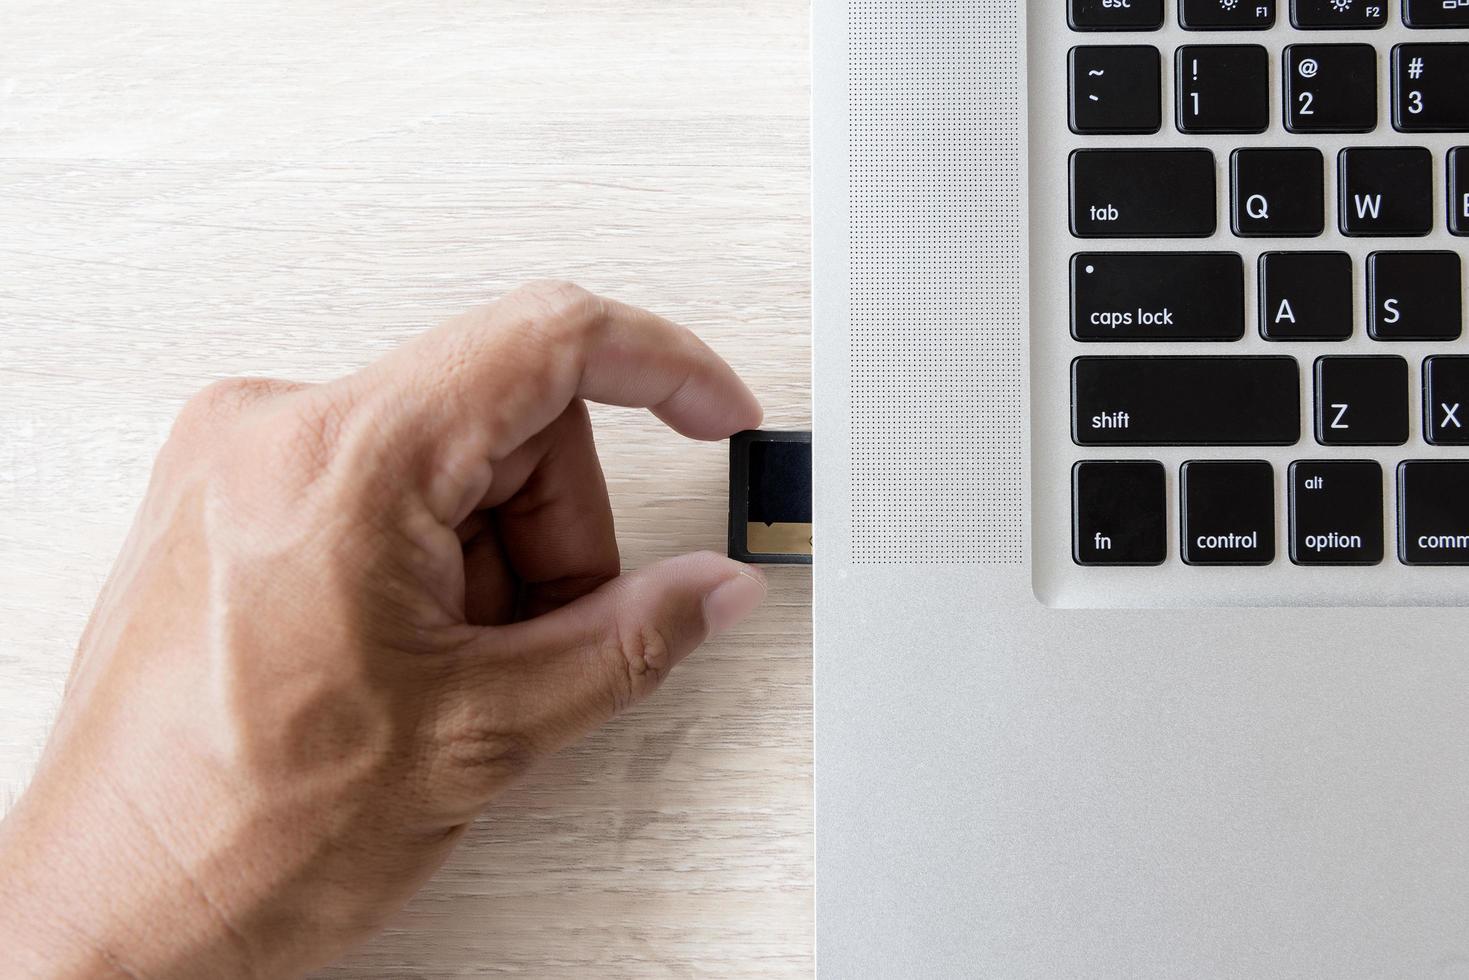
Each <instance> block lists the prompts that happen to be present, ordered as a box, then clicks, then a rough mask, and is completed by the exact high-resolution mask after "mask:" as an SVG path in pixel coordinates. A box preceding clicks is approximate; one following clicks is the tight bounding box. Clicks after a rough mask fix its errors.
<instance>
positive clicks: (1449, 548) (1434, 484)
mask: <svg viewBox="0 0 1469 980" xmlns="http://www.w3.org/2000/svg"><path fill="white" fill-rule="evenodd" d="M1398 558H1399V559H1401V560H1402V562H1403V564H1405V565H1469V460H1417V459H1414V460H1407V461H1406V462H1403V463H1399V464H1398Z"/></svg>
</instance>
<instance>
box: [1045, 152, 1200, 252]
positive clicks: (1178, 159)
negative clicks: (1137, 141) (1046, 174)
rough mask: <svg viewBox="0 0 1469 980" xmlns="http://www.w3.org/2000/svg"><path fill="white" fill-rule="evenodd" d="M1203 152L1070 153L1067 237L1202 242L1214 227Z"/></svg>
mask: <svg viewBox="0 0 1469 980" xmlns="http://www.w3.org/2000/svg"><path fill="white" fill-rule="evenodd" d="M1217 193H1218V192H1217V188H1216V187H1215V181H1214V154H1213V153H1212V152H1211V151H1209V150H1076V151H1075V152H1073V153H1072V154H1071V234H1073V235H1075V236H1076V237H1077V238H1207V237H1209V236H1210V235H1212V234H1214V229H1215V228H1216V227H1217V225H1218V220H1217V216H1216V214H1215V200H1216V196H1217Z"/></svg>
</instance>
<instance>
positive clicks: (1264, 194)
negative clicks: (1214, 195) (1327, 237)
mask: <svg viewBox="0 0 1469 980" xmlns="http://www.w3.org/2000/svg"><path fill="white" fill-rule="evenodd" d="M1325 170H1326V162H1325V159H1324V158H1323V157H1322V156H1321V151H1320V150H1317V149H1315V148H1301V149H1289V150H1275V149H1271V150H1235V151H1234V153H1233V154H1231V155H1230V158H1229V178H1230V226H1231V227H1232V228H1233V229H1234V233H1235V234H1236V235H1239V236H1241V237H1262V238H1291V237H1306V238H1309V237H1314V236H1316V235H1320V234H1321V233H1322V232H1324V231H1325V230H1326V176H1325Z"/></svg>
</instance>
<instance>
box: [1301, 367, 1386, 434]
mask: <svg viewBox="0 0 1469 980" xmlns="http://www.w3.org/2000/svg"><path fill="white" fill-rule="evenodd" d="M1315 415H1316V441H1317V442H1319V443H1321V445H1323V446H1401V445H1402V444H1403V443H1405V442H1407V441H1408V362H1407V361H1405V360H1403V359H1402V358H1401V357H1387V356H1383V357H1318V358H1317V359H1316V412H1315Z"/></svg>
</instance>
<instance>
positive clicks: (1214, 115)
mask: <svg viewBox="0 0 1469 980" xmlns="http://www.w3.org/2000/svg"><path fill="white" fill-rule="evenodd" d="M1174 71H1175V86H1174V87H1175V88H1176V89H1177V91H1178V105H1177V112H1176V116H1175V120H1176V125H1177V126H1178V131H1179V132H1180V133H1263V132H1265V130H1266V129H1267V128H1269V126H1270V54H1269V52H1267V51H1266V50H1265V49H1264V48H1262V47H1260V46H1259V45H1257V44H1207V45H1206V44H1192V45H1185V46H1183V47H1181V48H1179V49H1178V55H1177V57H1176V59H1175V62H1174Z"/></svg>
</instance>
